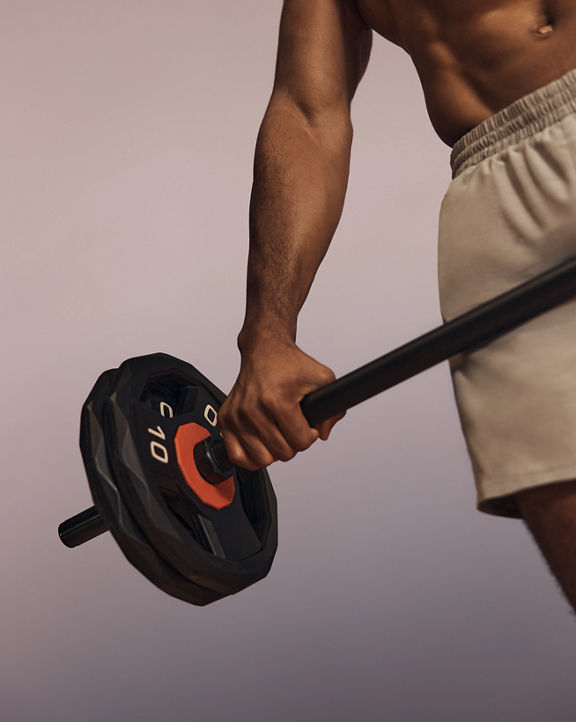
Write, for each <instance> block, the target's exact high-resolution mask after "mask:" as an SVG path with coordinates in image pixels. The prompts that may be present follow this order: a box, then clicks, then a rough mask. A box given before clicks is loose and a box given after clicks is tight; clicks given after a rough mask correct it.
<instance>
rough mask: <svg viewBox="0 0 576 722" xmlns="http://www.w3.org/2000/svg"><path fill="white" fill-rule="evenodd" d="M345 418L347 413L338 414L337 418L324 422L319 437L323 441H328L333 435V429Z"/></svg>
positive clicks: (320, 427)
mask: <svg viewBox="0 0 576 722" xmlns="http://www.w3.org/2000/svg"><path fill="white" fill-rule="evenodd" d="M345 416H346V412H345V411H343V412H342V413H341V414H338V415H337V416H333V417H332V418H331V419H328V420H327V421H323V422H322V423H321V424H320V425H319V426H318V433H319V436H320V438H321V439H322V441H328V439H329V438H330V434H331V433H332V429H333V428H334V427H335V426H336V424H337V423H338V422H339V421H340V420H341V419H343V418H344V417H345Z"/></svg>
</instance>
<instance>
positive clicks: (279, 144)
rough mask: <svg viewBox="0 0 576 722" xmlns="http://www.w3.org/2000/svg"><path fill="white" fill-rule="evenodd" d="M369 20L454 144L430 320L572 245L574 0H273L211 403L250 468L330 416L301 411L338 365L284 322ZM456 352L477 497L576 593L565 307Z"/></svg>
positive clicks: (320, 231)
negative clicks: (243, 278)
mask: <svg viewBox="0 0 576 722" xmlns="http://www.w3.org/2000/svg"><path fill="white" fill-rule="evenodd" d="M373 31H375V32H376V33H377V34H379V35H381V36H382V37H384V38H386V39H388V40H389V41H391V42H393V43H395V44H396V45H398V46H400V47H402V48H403V49H404V50H405V51H406V52H407V53H409V55H410V56H411V58H412V60H413V62H414V65H415V67H416V71H417V72H418V75H419V77H420V81H421V83H422V87H423V90H424V95H425V99H426V105H427V109H428V114H429V116H430V120H431V122H432V125H433V127H434V129H435V130H436V132H437V134H438V136H439V137H440V138H441V139H442V140H443V141H444V142H445V143H446V144H447V145H448V146H450V147H452V148H453V151H452V155H451V164H452V170H453V180H452V183H451V184H450V186H449V189H448V192H447V194H446V196H445V199H444V201H443V204H442V208H441V213H440V235H439V290H440V306H441V311H442V316H443V318H444V320H450V318H453V317H454V316H456V315H459V314H460V313H463V312H465V311H467V310H469V309H470V308H471V307H473V306H475V305H478V304H479V303H480V302H482V301H485V300H488V299H489V298H492V297H494V296H496V295H497V294H498V293H502V292H503V291H505V290H507V289H508V288H510V287H512V286H514V285H517V284H518V283H520V282H521V281H524V280H527V279H528V278H530V277H532V276H534V275H536V274H537V273H538V272H540V271H543V270H546V269H547V268H550V267H551V266H553V265H555V264H556V263H558V262H560V261H561V260H564V259H565V258H567V257H569V256H573V255H575V254H576V239H575V238H573V236H574V230H573V229H575V228H576V71H574V72H572V71H573V69H575V68H576V42H575V39H576V4H575V3H574V2H573V1H572V0H356V1H355V0H285V2H284V7H283V11H282V18H281V24H280V37H279V47H278V59H277V66H276V77H275V83H274V88H273V92H272V96H271V99H270V102H269V105H268V108H267V110H266V114H265V117H264V120H263V122H262V126H261V128H260V133H259V136H258V141H257V147H256V155H255V172H254V185H253V189H252V196H251V203H250V254H249V261H248V293H247V307H246V317H245V320H244V324H243V327H242V330H241V332H240V334H239V337H238V346H239V349H240V352H241V368H240V373H239V376H238V379H237V381H236V383H235V385H234V387H233V389H232V391H231V393H230V395H229V397H228V398H227V400H226V402H225V403H224V405H223V406H222V408H221V411H220V427H221V430H222V434H223V436H224V440H225V443H226V448H227V452H228V455H229V457H230V459H231V460H232V461H233V462H234V463H235V464H237V465H239V466H242V467H245V468H247V469H256V468H259V467H264V466H268V465H269V464H271V463H272V462H274V461H276V460H282V461H287V460H289V459H291V458H293V457H294V455H295V454H296V453H297V452H299V451H303V450H304V449H306V448H308V447H309V446H310V445H311V444H312V443H313V442H314V441H316V440H317V439H318V438H321V439H323V440H326V439H328V436H329V434H330V431H331V429H332V427H333V426H334V424H335V423H336V422H337V421H338V420H339V419H340V418H341V417H337V418H334V419H331V420H330V421H328V422H325V423H323V424H321V425H320V426H319V427H318V429H310V428H309V427H308V425H307V423H306V420H305V419H304V417H303V415H302V414H301V412H300V408H299V405H298V402H299V400H300V399H301V398H302V397H303V396H304V395H305V394H306V393H308V392H309V391H311V390H313V389H315V388H317V387H318V386H321V385H323V384H326V383H328V382H330V381H331V380H333V378H334V375H333V373H332V372H331V371H330V369H328V368H327V367H326V366H324V365H322V364H320V363H318V362H317V361H316V360H314V359H312V358H311V357H310V356H308V355H307V354H305V353H304V352H303V351H302V350H300V349H299V348H298V346H297V345H296V325H297V317H298V313H299V311H300V309H301V307H302V305H303V303H304V301H305V299H306V297H307V295H308V292H309V290H310V287H311V284H312V282H313V279H314V276H315V273H316V271H317V269H318V267H319V265H320V263H321V261H322V259H323V257H324V255H325V253H326V251H327V249H328V246H329V244H330V242H331V239H332V236H333V234H334V232H335V230H336V227H337V225H338V222H339V220H340V216H341V213H342V209H343V204H344V198H345V193H346V186H347V180H348V173H349V161H350V152H351V143H352V124H351V118H350V105H351V102H352V99H353V96H354V93H355V91H356V88H357V86H358V84H359V82H360V80H361V78H362V76H363V75H364V72H365V70H366V67H367V64H368V60H369V56H370V50H371V45H372V36H373ZM551 356H552V360H551ZM450 368H451V374H452V381H453V384H454V389H455V395H456V401H457V406H458V411H459V414H460V419H461V423H462V428H463V431H464V435H465V438H466V442H467V445H468V451H469V453H470V457H471V460H472V464H473V469H474V475H475V480H476V485H477V490H478V508H479V509H480V510H482V511H486V512H488V513H493V514H499V515H502V516H510V517H516V518H523V519H524V520H525V522H526V523H527V525H528V528H529V529H530V530H531V532H532V533H533V535H534V537H535V539H536V541H537V542H538V544H539V546H540V548H541V550H542V552H543V554H544V556H545V558H546V559H547V561H548V563H549V566H550V568H551V570H552V572H553V573H554V574H555V576H556V578H557V579H558V581H559V583H560V585H561V587H562V589H563V591H564V593H565V594H566V596H567V598H568V600H569V601H570V603H571V605H572V607H573V608H574V609H576V383H575V380H574V379H575V377H576V376H575V375H576V306H575V305H573V304H571V303H569V304H564V305H563V306H562V307H559V308H558V309H554V310H553V311H551V312H548V313H547V314H543V315H542V316H540V317H538V318H537V319H534V320H533V321H531V322H529V323H528V324H525V326H523V327H521V328H520V329H517V330H516V331H514V332H511V333H510V334H507V335H506V336H504V337H502V338H501V339H498V340H496V341H494V342H493V343H491V344H489V345H488V346H486V347H485V348H484V349H480V350H477V351H475V352H473V353H469V354H461V355H460V356H459V357H458V358H455V359H452V360H451V361H450ZM572 370H573V371H572ZM570 395H571V397H570Z"/></svg>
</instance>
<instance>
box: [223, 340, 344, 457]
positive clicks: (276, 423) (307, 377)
mask: <svg viewBox="0 0 576 722" xmlns="http://www.w3.org/2000/svg"><path fill="white" fill-rule="evenodd" d="M334 379H335V376H334V373H333V372H332V371H331V370H330V369H329V368H327V367H326V366H323V365H322V364H320V363H318V362H317V361H315V360H314V359H313V358H311V357H310V356H308V355H307V354H305V353H304V352H303V351H301V350H300V349H299V348H298V346H296V344H294V343H293V342H292V341H291V340H289V339H287V340H279V339H276V338H270V337H268V338H266V340H265V341H261V342H260V343H257V344H255V345H253V346H252V347H251V348H250V351H248V352H245V353H243V355H242V364H241V368H240V373H239V375H238V378H237V380H236V383H235V384H234V387H233V388H232V391H231V392H230V395H229V396H228V398H227V399H226V401H225V402H224V404H223V405H222V407H221V408H220V412H219V414H218V421H219V427H220V431H221V432H222V435H223V438H224V442H225V443H226V452H227V454H228V458H229V459H230V461H231V462H232V463H233V464H235V465H236V466H240V467H243V468H245V469H249V470H250V471H255V470H256V469H260V468H262V467H265V466H269V465H270V464H272V463H273V462H274V461H277V460H281V461H289V460H290V459H292V458H294V456H295V455H296V454H297V453H298V452H299V451H304V450H305V449H307V448H308V447H309V446H311V445H312V444H313V443H314V442H315V441H316V440H317V439H318V438H320V439H322V440H323V441H326V440H327V439H328V437H329V436H330V432H331V430H332V427H333V426H334V425H335V424H336V423H337V422H338V421H339V420H340V419H341V418H343V417H344V415H345V412H344V413H342V414H340V415H338V416H335V417H333V418H332V419H329V420H328V421H324V422H322V423H321V424H320V425H319V427H318V429H312V428H310V426H309V425H308V422H307V421H306V419H305V417H304V415H303V414H302V411H301V409H300V401H301V399H302V398H303V397H304V396H305V395H306V394H307V393H309V392H310V391H313V390H314V389H317V388H318V387H320V386H325V385H326V384H328V383H330V382H331V381H333V380H334Z"/></svg>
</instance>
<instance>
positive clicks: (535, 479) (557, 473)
mask: <svg viewBox="0 0 576 722" xmlns="http://www.w3.org/2000/svg"><path fill="white" fill-rule="evenodd" d="M575 479H576V463H574V464H571V465H569V466H561V467H557V468H555V469H549V470H548V471H547V472H536V473H532V474H523V475H522V476H521V477H516V478H514V479H507V480H505V481H502V480H501V479H499V480H495V479H492V480H490V481H487V480H486V479H484V480H483V481H482V482H481V484H480V486H481V488H482V491H479V492H478V497H477V504H476V509H477V510H478V511H480V512H483V513H484V514H491V515H493V516H504V517H508V518H511V519H522V513H521V511H520V507H519V506H518V504H517V503H516V500H515V499H514V497H515V495H516V494H518V493H520V492H521V491H526V490H527V489H535V488H537V487H539V486H547V485H548V484H555V483H560V482H563V481H574V480H575Z"/></svg>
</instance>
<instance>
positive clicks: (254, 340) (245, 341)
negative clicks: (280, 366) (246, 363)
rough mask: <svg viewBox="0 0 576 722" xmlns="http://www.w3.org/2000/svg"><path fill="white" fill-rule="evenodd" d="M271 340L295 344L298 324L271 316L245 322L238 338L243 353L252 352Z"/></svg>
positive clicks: (239, 347)
mask: <svg viewBox="0 0 576 722" xmlns="http://www.w3.org/2000/svg"><path fill="white" fill-rule="evenodd" d="M270 342H275V343H286V344H288V345H293V344H294V343H295V342H296V324H295V323H294V324H293V325H292V326H291V325H288V324H286V322H285V321H282V320H279V319H271V318H268V319H262V320H260V321H253V322H251V323H244V326H243V327H242V330H241V331H240V333H239V334H238V339H237V343H238V349H239V351H240V353H241V354H245V353H250V351H251V350H252V349H253V348H254V347H256V346H259V345H261V344H267V343H270Z"/></svg>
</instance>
